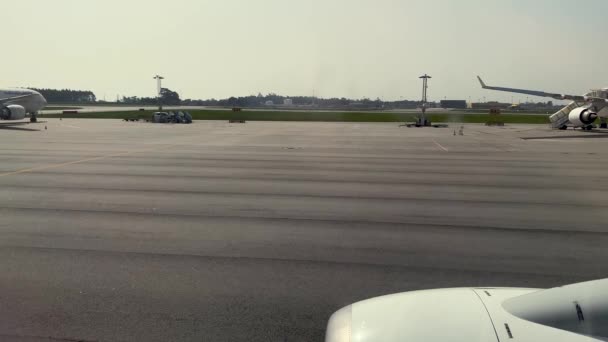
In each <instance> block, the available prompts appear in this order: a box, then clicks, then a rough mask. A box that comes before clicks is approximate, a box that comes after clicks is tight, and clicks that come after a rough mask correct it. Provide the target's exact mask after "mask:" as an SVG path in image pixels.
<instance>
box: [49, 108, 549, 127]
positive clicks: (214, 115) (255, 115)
mask: <svg viewBox="0 0 608 342" xmlns="http://www.w3.org/2000/svg"><path fill="white" fill-rule="evenodd" d="M189 112H190V114H192V117H193V118H194V120H246V121H320V122H412V121H414V120H415V117H416V114H415V113H387V112H371V113H370V112H293V111H246V110H244V111H241V112H232V111H226V110H191V111H189ZM152 113H153V112H152V111H125V112H95V113H78V114H57V115H49V117H53V116H56V117H63V118H89V119H124V118H143V119H149V118H151V117H152ZM427 116H428V117H429V118H430V119H431V121H432V122H437V123H444V122H447V123H450V122H462V123H485V122H487V121H488V120H489V115H488V114H468V113H467V114H465V113H456V112H450V113H432V114H427ZM501 119H502V121H503V122H504V123H528V124H547V123H549V118H548V116H547V115H529V114H502V115H501Z"/></svg>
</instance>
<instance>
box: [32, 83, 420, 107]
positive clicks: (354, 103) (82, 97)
mask: <svg viewBox="0 0 608 342" xmlns="http://www.w3.org/2000/svg"><path fill="white" fill-rule="evenodd" d="M30 89H33V90H36V91H38V92H40V93H41V94H42V95H43V96H44V97H45V98H46V100H47V101H48V102H49V103H81V104H86V103H94V102H97V97H96V96H95V94H94V93H93V92H92V91H90V90H72V89H46V88H42V89H40V88H30ZM288 99H289V100H290V102H288V103H290V105H292V106H298V107H319V108H336V109H339V108H353V109H358V108H360V109H396V108H416V106H418V105H419V104H420V102H419V101H407V100H402V101H389V102H384V101H382V100H380V99H379V98H376V99H375V100H371V99H368V98H363V99H348V98H345V97H341V98H337V97H333V98H318V97H313V96H283V95H277V94H275V93H269V94H267V95H262V94H258V95H249V96H239V97H234V96H231V97H229V98H226V99H219V100H218V99H207V100H193V99H186V100H182V99H181V98H180V96H179V94H178V93H177V92H175V91H172V90H170V89H168V88H162V89H161V100H162V103H163V105H169V106H177V105H186V106H220V107H244V108H246V107H267V106H283V105H285V103H286V102H285V100H288ZM118 102H119V103H124V104H129V105H134V106H152V105H156V104H158V98H157V97H138V96H123V97H122V98H121V99H119V100H118Z"/></svg>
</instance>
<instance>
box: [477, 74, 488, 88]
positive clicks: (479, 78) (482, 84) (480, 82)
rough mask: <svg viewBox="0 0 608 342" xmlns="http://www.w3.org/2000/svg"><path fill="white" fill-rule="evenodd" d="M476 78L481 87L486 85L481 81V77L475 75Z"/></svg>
mask: <svg viewBox="0 0 608 342" xmlns="http://www.w3.org/2000/svg"><path fill="white" fill-rule="evenodd" d="M477 79H478V80H479V84H481V87H482V88H485V87H486V84H485V83H483V80H482V79H481V77H479V76H477Z"/></svg>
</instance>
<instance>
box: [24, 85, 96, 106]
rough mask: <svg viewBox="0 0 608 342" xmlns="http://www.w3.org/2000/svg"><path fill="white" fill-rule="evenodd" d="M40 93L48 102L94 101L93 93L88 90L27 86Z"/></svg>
mask: <svg viewBox="0 0 608 342" xmlns="http://www.w3.org/2000/svg"><path fill="white" fill-rule="evenodd" d="M28 89H32V90H35V91H37V92H39V93H40V94H42V96H44V98H45V99H46V100H47V102H49V103H92V102H96V101H97V98H96V97H95V94H94V93H93V92H92V91H90V90H72V89H46V88H42V89H40V88H28Z"/></svg>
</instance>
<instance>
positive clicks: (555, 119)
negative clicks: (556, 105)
mask: <svg viewBox="0 0 608 342" xmlns="http://www.w3.org/2000/svg"><path fill="white" fill-rule="evenodd" d="M582 105H583V104H580V103H577V102H576V101H574V102H572V103H570V104H569V105H567V106H566V107H564V108H562V109H560V110H559V111H557V113H555V114H553V115H551V116H550V117H549V120H551V126H552V127H553V128H561V127H563V126H565V125H567V124H568V122H569V121H570V120H568V115H570V112H571V111H572V110H574V109H576V108H578V107H580V106H582Z"/></svg>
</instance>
